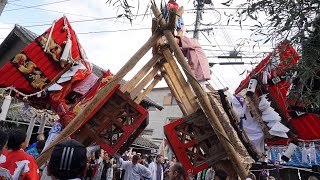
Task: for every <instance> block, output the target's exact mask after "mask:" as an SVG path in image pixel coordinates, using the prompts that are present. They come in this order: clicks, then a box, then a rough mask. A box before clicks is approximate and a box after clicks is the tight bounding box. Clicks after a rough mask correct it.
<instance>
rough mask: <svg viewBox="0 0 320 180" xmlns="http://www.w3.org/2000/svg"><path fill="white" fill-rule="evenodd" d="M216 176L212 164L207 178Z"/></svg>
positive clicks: (207, 179) (210, 179)
mask: <svg viewBox="0 0 320 180" xmlns="http://www.w3.org/2000/svg"><path fill="white" fill-rule="evenodd" d="M214 176H215V171H214V169H213V167H212V166H211V167H210V168H209V169H208V170H207V172H206V178H205V180H212V179H214Z"/></svg>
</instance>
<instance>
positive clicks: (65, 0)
mask: <svg viewBox="0 0 320 180" xmlns="http://www.w3.org/2000/svg"><path fill="white" fill-rule="evenodd" d="M67 1H71V0H62V1H55V2H50V3H45V4H38V5H33V6H25V7H22V8H16V9H7V10H4V11H3V12H9V11H16V10H21V9H29V8H35V7H41V6H47V5H51V4H58V3H63V2H67ZM8 4H12V5H16V6H17V4H13V3H10V2H8Z"/></svg>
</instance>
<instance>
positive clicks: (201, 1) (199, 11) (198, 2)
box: [193, 0, 204, 39]
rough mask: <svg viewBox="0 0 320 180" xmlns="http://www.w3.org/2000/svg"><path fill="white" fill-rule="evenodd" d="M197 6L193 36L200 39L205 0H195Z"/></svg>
mask: <svg viewBox="0 0 320 180" xmlns="http://www.w3.org/2000/svg"><path fill="white" fill-rule="evenodd" d="M194 4H195V8H196V9H197V16H196V22H195V25H194V32H193V38H195V39H199V28H200V21H201V20H202V13H203V7H204V0H194Z"/></svg>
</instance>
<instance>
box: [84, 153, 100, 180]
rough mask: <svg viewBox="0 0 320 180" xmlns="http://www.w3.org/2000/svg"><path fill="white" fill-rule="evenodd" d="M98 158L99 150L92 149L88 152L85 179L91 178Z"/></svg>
mask: <svg viewBox="0 0 320 180" xmlns="http://www.w3.org/2000/svg"><path fill="white" fill-rule="evenodd" d="M98 159H99V151H92V152H91V154H90V159H89V161H88V170H87V174H86V179H89V180H91V179H92V177H93V176H94V175H95V174H94V169H95V167H96V165H97V161H98Z"/></svg>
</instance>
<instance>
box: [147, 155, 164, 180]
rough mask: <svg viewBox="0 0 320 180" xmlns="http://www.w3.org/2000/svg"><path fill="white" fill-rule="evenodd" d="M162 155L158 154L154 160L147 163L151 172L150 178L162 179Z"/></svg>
mask: <svg viewBox="0 0 320 180" xmlns="http://www.w3.org/2000/svg"><path fill="white" fill-rule="evenodd" d="M162 163H163V156H162V155H160V154H158V155H157V156H156V161H155V162H152V163H150V164H149V169H150V171H151V174H152V180H163V168H162Z"/></svg>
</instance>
